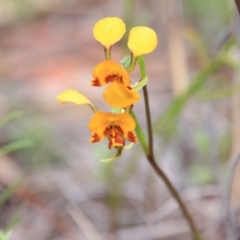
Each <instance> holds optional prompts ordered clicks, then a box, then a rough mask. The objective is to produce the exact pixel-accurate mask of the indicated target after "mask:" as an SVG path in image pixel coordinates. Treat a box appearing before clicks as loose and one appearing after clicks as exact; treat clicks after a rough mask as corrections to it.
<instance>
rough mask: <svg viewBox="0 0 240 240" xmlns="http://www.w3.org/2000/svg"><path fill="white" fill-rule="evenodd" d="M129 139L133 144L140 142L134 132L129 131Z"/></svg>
mask: <svg viewBox="0 0 240 240" xmlns="http://www.w3.org/2000/svg"><path fill="white" fill-rule="evenodd" d="M127 139H128V140H129V141H130V142H133V143H137V142H138V139H137V136H136V135H135V133H134V132H132V131H129V132H128V135H127Z"/></svg>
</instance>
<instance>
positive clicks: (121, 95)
mask: <svg viewBox="0 0 240 240" xmlns="http://www.w3.org/2000/svg"><path fill="white" fill-rule="evenodd" d="M103 97H104V99H105V101H106V103H107V104H108V105H109V106H111V107H116V108H126V107H129V106H131V105H132V104H134V103H136V102H138V101H139V99H140V94H139V93H138V92H137V91H135V90H132V89H129V88H127V87H125V86H124V85H122V84H120V83H117V82H113V83H111V84H110V85H109V86H108V87H107V88H106V90H105V91H104V93H103Z"/></svg>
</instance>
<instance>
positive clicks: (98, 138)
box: [90, 133, 101, 143]
mask: <svg viewBox="0 0 240 240" xmlns="http://www.w3.org/2000/svg"><path fill="white" fill-rule="evenodd" d="M100 140H101V138H100V137H99V136H98V134H97V133H93V134H92V136H91V139H90V142H91V143H95V142H99V141H100Z"/></svg>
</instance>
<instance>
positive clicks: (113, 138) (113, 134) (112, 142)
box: [104, 125, 125, 149]
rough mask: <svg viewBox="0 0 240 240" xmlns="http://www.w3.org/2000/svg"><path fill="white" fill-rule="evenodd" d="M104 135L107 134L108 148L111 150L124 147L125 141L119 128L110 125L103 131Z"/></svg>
mask: <svg viewBox="0 0 240 240" xmlns="http://www.w3.org/2000/svg"><path fill="white" fill-rule="evenodd" d="M104 133H107V134H108V141H109V142H108V147H109V149H111V148H112V147H115V146H124V145H125V141H124V137H123V131H122V129H121V128H120V127H119V126H115V125H111V126H109V127H108V128H107V130H105V132H104Z"/></svg>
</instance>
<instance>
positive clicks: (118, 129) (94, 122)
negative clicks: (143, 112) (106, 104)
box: [57, 89, 138, 149]
mask: <svg viewBox="0 0 240 240" xmlns="http://www.w3.org/2000/svg"><path fill="white" fill-rule="evenodd" d="M57 99H58V101H60V102H61V103H67V102H70V103H75V104H78V105H79V104H88V105H90V106H91V108H92V109H93V110H94V111H95V114H94V115H93V117H92V118H91V119H90V121H89V124H88V127H89V130H90V131H91V132H92V136H91V139H90V142H91V143H94V142H99V141H101V140H103V139H104V138H105V137H107V138H108V140H109V144H108V147H109V148H110V149H111V148H113V147H123V146H125V139H127V140H129V141H130V142H132V143H137V142H138V140H137V137H136V135H135V133H134V132H133V130H134V129H135V127H136V124H135V120H134V119H133V118H132V117H131V115H130V114H129V113H127V112H124V113H120V114H116V113H111V112H102V111H98V109H97V108H96V107H95V106H94V105H93V104H92V103H91V102H90V101H89V100H88V99H87V98H86V97H85V96H83V95H82V94H81V93H79V92H78V91H76V90H72V89H70V90H66V91H64V92H62V93H61V94H59V95H58V96H57Z"/></svg>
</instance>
